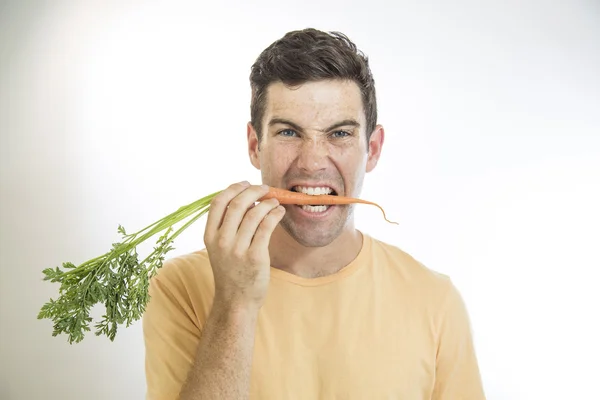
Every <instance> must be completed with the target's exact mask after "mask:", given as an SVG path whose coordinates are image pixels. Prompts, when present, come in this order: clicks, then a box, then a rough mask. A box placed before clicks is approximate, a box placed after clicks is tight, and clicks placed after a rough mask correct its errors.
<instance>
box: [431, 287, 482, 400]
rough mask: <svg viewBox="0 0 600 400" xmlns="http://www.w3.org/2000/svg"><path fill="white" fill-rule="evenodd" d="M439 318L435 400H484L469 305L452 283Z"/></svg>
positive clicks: (433, 397) (433, 398)
mask: <svg viewBox="0 0 600 400" xmlns="http://www.w3.org/2000/svg"><path fill="white" fill-rule="evenodd" d="M442 310H443V311H442V314H441V315H440V319H439V335H438V349H437V356H436V378H435V385H434V391H433V396H432V400H450V399H452V400H483V399H485V394H484V390H483V385H482V382H481V375H480V371H479V366H478V362H477V357H476V354H475V348H474V344H473V336H472V332H471V325H470V320H469V316H468V313H467V309H466V306H465V304H464V301H463V299H462V296H461V295H460V293H459V291H458V290H457V289H456V287H455V286H454V285H453V284H452V282H449V285H448V288H447V292H446V296H445V300H444V304H443V306H442Z"/></svg>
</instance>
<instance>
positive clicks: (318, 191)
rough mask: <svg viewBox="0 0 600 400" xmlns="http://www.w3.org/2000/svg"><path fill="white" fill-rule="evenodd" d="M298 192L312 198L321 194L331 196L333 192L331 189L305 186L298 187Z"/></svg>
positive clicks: (296, 188)
mask: <svg viewBox="0 0 600 400" xmlns="http://www.w3.org/2000/svg"><path fill="white" fill-rule="evenodd" d="M294 189H295V190H296V191H298V192H300V193H304V194H309V195H311V196H315V195H321V194H330V193H331V192H333V190H332V189H331V188H329V187H326V186H324V187H305V186H296V187H295V188H294Z"/></svg>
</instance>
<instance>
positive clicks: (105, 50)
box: [0, 0, 600, 400]
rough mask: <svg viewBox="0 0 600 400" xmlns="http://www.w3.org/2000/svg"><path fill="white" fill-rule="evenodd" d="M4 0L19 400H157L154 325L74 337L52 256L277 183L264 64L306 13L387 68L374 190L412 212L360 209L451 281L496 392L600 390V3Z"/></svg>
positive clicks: (4, 137) (11, 318) (8, 208)
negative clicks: (61, 321) (57, 325)
mask: <svg viewBox="0 0 600 400" xmlns="http://www.w3.org/2000/svg"><path fill="white" fill-rule="evenodd" d="M386 3H387V4H386ZM392 3H394V5H392ZM0 4H1V5H0V133H1V146H0V166H1V197H0V201H1V214H0V216H1V225H0V228H1V241H0V244H1V249H0V267H1V269H0V271H1V282H0V283H1V288H0V306H1V319H0V324H1V325H0V329H1V331H0V345H1V347H0V350H1V352H0V360H1V361H0V362H1V370H0V398H1V399H4V400H34V399H64V400H70V399H78V400H79V399H89V400H94V399H142V398H143V397H144V395H145V386H144V385H145V381H144V347H143V341H142V331H141V326H140V324H136V325H135V326H133V327H131V328H129V329H127V330H120V331H119V333H118V335H117V339H116V341H115V342H114V343H111V342H109V341H108V340H107V339H106V338H104V337H101V338H97V337H95V336H93V335H88V337H86V339H85V340H84V341H83V342H82V343H80V344H77V345H68V344H67V342H66V339H65V337H64V336H61V337H57V338H53V337H52V336H51V332H52V324H51V321H48V320H44V321H39V320H37V319H36V316H37V312H38V310H39V308H40V307H41V306H42V304H43V303H45V302H46V301H48V299H49V298H50V297H55V296H56V294H57V290H58V287H57V286H56V285H54V284H50V283H47V282H42V280H41V278H42V274H41V271H42V269H44V268H47V267H54V266H58V265H61V263H62V262H65V261H72V262H75V263H80V262H83V261H85V260H87V259H89V258H92V257H95V256H97V255H100V254H102V253H104V252H105V251H107V250H108V249H109V246H110V244H111V243H112V241H113V240H115V239H117V238H118V235H117V231H116V228H117V226H118V224H123V225H124V226H125V227H126V228H127V229H128V230H129V231H134V230H136V229H139V228H141V227H143V226H145V225H147V224H148V223H150V222H153V221H155V220H156V219H158V218H161V217H162V216H164V215H166V214H167V213H169V212H171V211H174V210H175V209H177V208H178V207H179V206H181V205H183V204H187V203H189V202H191V201H193V200H195V199H197V198H199V197H202V196H204V195H206V194H208V193H212V192H214V191H216V190H219V189H222V188H224V187H225V186H227V185H229V184H230V183H232V182H235V181H239V180H243V179H248V180H250V181H252V182H256V183H257V182H259V179H260V175H259V172H258V171H256V170H255V169H253V167H252V166H251V165H250V162H249V160H248V156H247V152H246V141H245V134H246V130H245V124H246V122H247V120H248V119H249V100H250V91H249V84H248V74H249V69H250V65H251V64H252V62H253V61H254V59H255V58H256V57H257V56H258V54H259V53H260V51H262V50H263V49H264V48H265V47H266V46H268V45H269V44H270V43H271V42H273V41H274V40H276V39H278V38H279V37H280V36H282V35H283V34H284V33H285V32H287V31H289V30H294V29H300V28H304V27H309V26H311V27H316V28H320V29H323V30H340V31H342V32H345V33H346V34H348V35H349V36H350V38H351V39H352V40H354V41H355V42H356V43H357V45H358V46H359V47H360V48H361V49H363V50H364V51H365V53H366V54H367V55H368V56H369V58H370V60H371V65H372V70H373V73H374V74H375V79H376V83H377V89H378V100H379V105H380V110H379V111H380V120H379V122H380V123H382V124H383V125H384V127H385V128H386V133H387V136H386V142H385V145H384V149H383V155H382V159H381V162H380V164H379V166H378V167H377V168H376V170H375V171H374V172H373V173H371V174H368V175H367V177H366V181H365V188H364V191H363V193H362V197H363V198H365V199H369V200H373V201H376V202H379V203H380V204H381V205H382V206H384V207H385V209H386V211H387V212H388V213H389V214H388V215H389V217H390V218H391V219H393V220H398V221H400V222H401V224H400V226H394V225H389V224H387V223H386V222H385V221H384V220H383V219H382V218H381V214H379V211H378V210H377V209H376V208H370V207H367V206H365V207H360V206H359V207H358V208H357V213H358V215H357V226H358V228H360V229H362V230H363V231H365V232H368V233H370V234H371V235H373V236H375V237H376V238H379V239H381V240H384V241H387V242H389V243H392V244H394V245H397V246H399V247H401V248H402V249H404V250H405V251H407V252H409V253H410V254H412V255H413V256H414V257H416V258H417V259H419V260H421V261H422V262H424V263H425V264H426V265H427V266H429V267H430V268H433V269H435V270H437V271H440V272H443V273H446V274H449V275H450V276H451V277H452V278H453V280H454V282H455V283H456V285H457V286H458V288H459V289H460V290H461V292H462V294H463V296H464V298H465V301H466V302H467V306H468V309H469V312H470V315H471V318H472V325H473V330H474V335H475V341H476V347H477V352H478V357H479V360H480V366H481V371H482V375H483V380H484V384H485V389H486V392H487V395H488V398H489V399H495V400H500V399H511V400H512V399H523V400H532V399H544V400H546V399H583V398H585V399H591V398H600V389H599V386H598V383H597V382H598V381H597V380H598V375H599V373H600V367H599V366H598V360H599V359H600V345H599V340H598V338H600V328H599V319H600V317H599V314H600V311H599V305H600V294H599V293H600V291H599V290H598V287H597V286H598V284H597V279H598V270H599V269H600V255H599V253H600V211H599V210H600V4H599V3H598V2H597V1H594V0H588V1H578V0H573V1H561V2H559V1H524V0H521V1H517V0H509V1H506V0H505V1H475V0H473V1H466V0H457V1H441V0H440V1H437V2H435V1H412V2H411V1H407V0H406V1H396V2H388V1H384V0H371V1H361V2H348V1H343V2H342V1H303V2H293V3H289V4H284V3H283V2H279V1H278V2H276V1H272V2H268V1H262V0H261V1H252V2H242V1H227V2H222V3H221V4H217V2H211V3H208V2H201V1H193V2H192V1H190V2H187V3H184V2H178V1H166V0H165V1H145V2H141V1H140V2H134V1H127V2H124V1H95V2H93V1H38V2H34V1H8V2H7V1H4V2H1V3H0ZM204 222H205V219H202V220H200V221H199V222H198V223H196V224H195V225H193V226H192V228H190V230H189V231H187V233H185V234H184V235H182V236H180V237H179V238H178V240H177V241H176V243H175V245H176V250H174V251H173V252H172V253H169V254H170V255H173V256H174V255H178V254H181V253H185V252H189V251H194V250H198V249H200V248H202V247H203V246H204V244H203V242H202V232H203V225H204ZM141 251H143V250H141Z"/></svg>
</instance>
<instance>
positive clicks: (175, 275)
mask: <svg viewBox="0 0 600 400" xmlns="http://www.w3.org/2000/svg"><path fill="white" fill-rule="evenodd" d="M151 282H160V283H159V284H161V285H165V286H169V287H185V288H187V289H192V286H197V285H200V286H204V287H207V285H208V286H211V284H212V283H213V276H212V269H211V267H210V260H209V258H208V253H207V251H206V249H202V250H198V251H194V252H191V253H186V254H181V255H178V256H175V257H172V258H169V259H167V260H165V261H164V262H163V266H162V267H161V268H160V269H159V270H158V271H157V273H156V275H155V276H154V277H153V278H152V280H151Z"/></svg>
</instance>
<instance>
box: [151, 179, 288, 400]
mask: <svg viewBox="0 0 600 400" xmlns="http://www.w3.org/2000/svg"><path fill="white" fill-rule="evenodd" d="M267 190H268V187H258V186H249V185H247V184H246V185H243V184H237V185H232V186H230V187H229V188H228V189H226V190H225V191H223V192H222V193H221V194H219V195H218V196H217V197H215V199H214V200H213V203H212V204H211V208H210V212H209V216H208V221H207V224H206V230H205V235H204V242H205V244H206V249H207V254H208V257H209V259H210V266H211V268H212V275H213V278H214V290H215V292H214V301H213V305H212V308H211V310H210V312H209V313H208V317H207V318H206V322H205V323H204V324H202V321H200V325H202V326H196V323H197V321H195V319H194V317H193V315H191V312H190V311H189V309H192V308H195V307H197V306H200V305H199V304H197V303H198V301H195V302H194V304H187V305H186V301H188V302H189V301H190V299H189V298H187V299H186V298H181V297H178V296H177V295H176V293H174V292H175V291H170V290H169V288H168V287H167V286H168V285H165V284H162V282H161V279H160V275H158V276H157V277H155V279H153V281H152V284H151V288H150V295H151V301H150V303H149V306H148V309H147V310H146V313H145V317H144V321H145V322H144V334H145V337H146V354H147V356H146V357H147V362H146V371H147V381H148V400H150V399H152V400H159V399H160V400H174V399H181V400H202V399H211V400H212V399H222V400H228V399H236V400H237V399H246V398H248V397H249V394H250V372H251V365H252V354H253V350H254V336H255V329H256V321H257V318H258V312H259V310H260V308H261V306H262V303H263V301H264V296H265V294H266V290H267V287H268V284H269V279H270V258H269V251H268V245H269V241H270V237H271V234H272V232H273V230H274V229H275V227H276V226H277V225H278V223H279V221H280V220H281V218H282V217H283V215H284V211H285V210H284V208H283V207H277V206H278V202H277V200H275V199H271V200H266V201H263V202H260V204H258V205H255V203H256V201H257V200H258V199H259V198H261V197H262V196H264V194H265V193H266V191H267ZM156 278H158V279H156ZM201 303H204V304H206V303H205V302H203V301H201ZM186 306H187V310H186ZM186 314H187V315H186ZM190 348H192V350H190ZM182 371H183V372H182Z"/></svg>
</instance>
